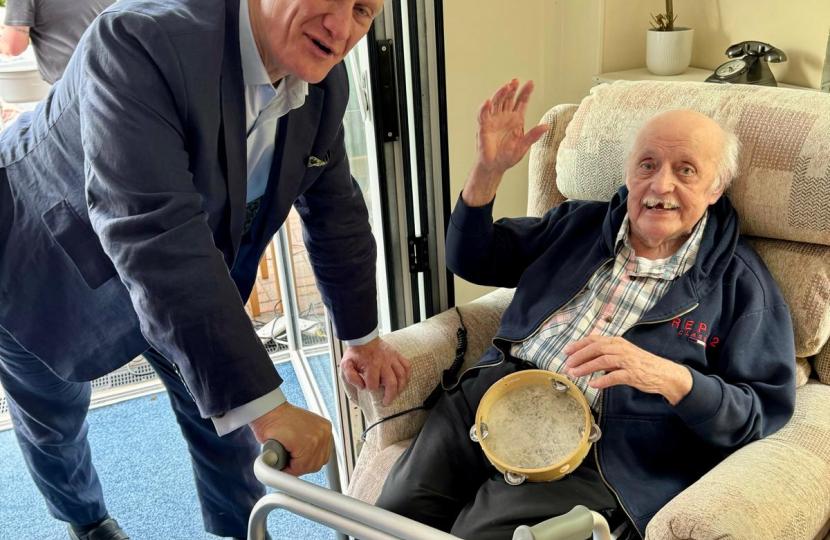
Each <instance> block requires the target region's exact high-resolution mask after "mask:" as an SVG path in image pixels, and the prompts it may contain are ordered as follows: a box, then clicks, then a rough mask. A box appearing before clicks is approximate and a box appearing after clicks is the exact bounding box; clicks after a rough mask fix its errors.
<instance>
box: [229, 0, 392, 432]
mask: <svg viewBox="0 0 830 540" xmlns="http://www.w3.org/2000/svg"><path fill="white" fill-rule="evenodd" d="M239 48H240V52H241V54H242V77H243V79H244V81H245V131H246V133H247V138H248V160H247V171H248V194H247V201H248V202H251V201H253V200H256V199H258V198H260V197H262V195H263V194H264V193H265V188H266V187H267V185H268V176H269V175H270V173H271V162H272V161H273V159H274V146H275V144H276V140H277V124H278V120H279V119H280V118H282V117H283V116H285V115H286V114H288V113H289V112H291V111H292V110H294V109H297V108H299V107H302V106H303V105H304V104H305V98H306V96H307V95H308V83H307V82H305V81H303V80H302V79H300V78H298V77H295V76H294V75H287V76H286V77H284V78H282V79H281V80H280V81H279V82H278V83H277V85H276V87H275V86H274V85H273V84H271V78H270V77H269V76H268V71H267V70H266V69H265V64H264V63H263V62H262V57H260V55H259V50H258V49H257V46H256V40H255V39H254V33H253V30H252V28H251V18H250V14H249V12H248V2H247V0H241V2H239ZM377 336H378V330H377V329H375V330H374V331H372V332H371V333H370V334H369V335H367V336H364V337H362V338H360V339H350V340H346V344H347V345H348V346H350V347H354V346H357V345H364V344H366V343H369V342H370V341H372V340H373V339H375V338H376V337H377ZM285 401H286V399H285V395H284V394H283V393H282V390H280V389H279V388H276V389H275V390H273V391H271V392H269V393H267V394H265V395H264V396H261V397H259V398H257V399H255V400H253V401H251V402H249V403H246V404H244V405H240V406H239V407H236V408H234V409H231V410H229V411H227V412H226V413H225V414H223V415H221V416H215V417H213V418H212V420H213V425H214V427H215V428H216V432H217V433H218V434H219V435H220V436H221V435H226V434H228V433H230V432H231V431H234V430H236V429H238V428H240V427H242V426H244V425H246V424H249V423H251V422H252V421H254V420H256V419H257V418H259V417H260V416H263V415H264V414H266V413H268V412H270V411H272V410H274V409H276V408H277V407H279V406H280V405H282V404H283V403H285Z"/></svg>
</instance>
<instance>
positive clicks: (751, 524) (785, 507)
mask: <svg viewBox="0 0 830 540" xmlns="http://www.w3.org/2000/svg"><path fill="white" fill-rule="evenodd" d="M679 107H688V108H692V109H696V110H699V111H701V112H703V113H705V114H707V115H710V116H711V117H713V118H714V119H716V120H717V121H719V122H720V123H721V124H722V125H724V126H726V127H728V128H730V129H732V130H733V131H734V132H735V133H736V134H737V135H738V137H739V138H740V140H741V142H742V146H743V151H742V156H741V174H740V177H739V178H738V179H736V180H735V182H734V183H733V185H732V187H731V188H730V190H729V192H728V195H729V197H730V199H731V201H732V203H733V204H734V206H735V208H736V209H737V210H738V212H739V214H740V216H741V229H742V231H743V233H744V234H745V235H748V236H750V237H752V240H751V242H752V243H753V245H754V247H755V248H756V249H757V250H758V252H759V253H760V254H761V256H762V257H763V258H764V260H765V262H766V263H767V266H768V267H769V269H770V271H771V272H772V274H773V276H775V278H776V280H777V281H778V283H779V285H780V287H781V289H782V292H783V294H784V297H785V298H786V300H787V302H788V304H789V305H790V309H791V312H792V314H793V325H794V329H795V338H796V354H797V355H798V357H799V358H798V360H797V362H798V368H799V369H798V371H799V380H798V384H799V388H798V391H797V404H796V411H795V415H794V417H793V419H792V420H791V421H790V423H789V424H787V426H785V427H784V428H783V429H781V430H780V431H779V432H777V433H775V434H774V435H772V436H771V437H768V438H767V439H764V440H761V441H757V442H755V443H752V444H750V445H748V446H746V447H744V448H742V449H741V450H739V451H738V452H736V453H734V454H733V455H731V456H730V457H729V458H728V459H726V460H725V461H724V462H723V463H721V464H720V465H718V466H717V467H716V468H715V469H713V470H712V471H711V472H710V473H709V474H707V475H706V476H704V477H703V478H702V479H700V480H699V481H698V482H697V483H695V484H694V485H692V486H691V487H690V488H689V489H687V490H686V491H684V492H682V493H681V494H680V495H678V496H677V497H676V498H675V499H674V500H672V501H671V502H670V503H669V504H668V505H666V507H665V508H663V509H662V510H661V511H660V512H659V513H658V514H657V515H656V516H655V517H654V518H653V520H652V521H651V523H650V525H649V527H648V530H647V531H646V537H647V539H649V540H657V539H659V540H664V539H665V540H674V539H695V540H714V539H748V540H765V539H770V540H772V539H776V540H801V539H803V540H820V539H825V540H830V534H828V531H829V530H830V343H828V341H829V338H830V95H828V94H821V93H818V92H808V91H803V90H787V89H777V88H755V87H749V86H739V85H734V86H733V85H714V84H711V85H710V84H704V83H656V82H634V83H630V82H618V83H614V84H613V85H602V86H600V87H597V88H595V89H594V90H593V92H592V95H591V96H589V97H588V98H586V99H585V100H584V101H583V102H582V104H581V105H579V106H577V105H559V106H557V107H554V108H553V109H551V110H550V111H549V112H548V113H547V114H546V115H545V117H544V119H543V121H544V122H547V123H549V124H551V126H552V129H551V130H550V131H549V132H548V134H546V135H545V137H544V138H543V139H542V140H541V141H539V142H538V143H537V144H536V145H535V146H534V148H533V150H532V153H531V162H530V194H529V197H528V199H529V204H528V214H529V215H541V214H542V213H544V212H545V211H547V210H548V209H549V208H550V207H552V206H554V205H556V204H559V203H560V202H562V201H563V200H564V199H565V198H566V197H567V198H571V199H590V200H608V199H610V197H611V195H612V194H613V193H614V191H615V190H616V189H617V187H618V186H619V185H621V184H622V182H623V172H622V162H623V154H624V152H625V143H626V140H627V138H628V137H629V136H630V134H631V133H632V132H634V131H635V130H636V128H637V127H638V126H639V125H640V124H641V123H642V122H643V121H644V120H646V119H647V118H649V117H651V116H652V115H654V114H655V113H657V112H658V111H661V110H665V109H671V108H679ZM511 298H512V291H508V290H499V291H496V292H494V293H492V294H489V295H487V296H485V297H483V298H481V299H479V300H477V301H475V302H472V303H470V304H467V305H464V306H461V310H462V312H463V315H464V320H465V323H466V325H467V328H468V329H469V350H468V353H467V362H468V363H473V362H475V361H476V360H477V359H478V358H479V357H480V356H481V354H482V353H483V351H484V350H485V349H486V348H487V347H488V346H489V345H490V340H491V338H492V337H493V335H494V334H495V332H496V329H497V327H498V322H499V319H500V318H501V314H502V313H503V311H504V309H505V308H506V306H507V304H508V303H509V302H510V299H511ZM457 328H458V318H457V316H456V314H455V312H454V311H453V310H451V311H448V312H445V313H442V314H440V315H437V316H435V317H433V318H431V319H429V320H428V321H425V322H422V323H420V324H417V325H414V326H412V327H409V328H406V329H403V330H400V331H397V332H394V333H393V334H391V335H389V336H387V338H386V339H387V340H388V341H389V342H390V343H392V344H393V345H394V346H395V347H397V348H398V350H399V351H400V352H401V353H402V354H403V355H404V356H406V357H407V358H408V359H409V360H410V362H411V363H412V370H413V380H412V382H411V383H410V386H409V387H408V388H407V389H406V391H405V392H404V393H403V394H402V395H401V396H400V397H399V398H398V399H397V400H396V401H395V402H394V403H393V404H392V405H391V406H389V407H383V406H382V405H381V403H380V399H381V397H382V394H381V393H375V394H374V395H372V394H361V395H360V396H359V398H358V396H352V399H353V400H355V401H356V402H358V403H359V405H360V407H361V409H362V410H363V412H364V414H365V415H366V418H367V421H368V422H369V423H371V422H374V421H376V420H377V419H379V418H384V417H387V416H390V415H392V414H394V413H395V412H398V411H402V410H405V409H408V408H410V407H413V406H417V405H420V404H421V403H422V402H423V400H424V398H425V397H426V396H427V395H428V394H429V393H430V392H431V391H432V389H433V388H434V387H435V385H436V384H437V383H438V381H439V376H440V373H441V371H442V370H443V369H445V368H446V367H448V366H449V364H450V363H451V362H452V360H453V358H454V355H455V346H456V338H455V331H456V329H457ZM426 414H427V413H425V412H418V413H413V414H409V415H405V416H403V417H400V418H397V419H395V420H392V421H389V422H386V423H384V424H381V425H380V426H378V427H377V428H375V429H373V430H372V431H370V433H369V435H368V438H367V441H366V444H365V446H364V447H363V450H362V453H361V455H360V458H359V460H358V463H357V468H356V469H355V473H354V477H353V480H352V482H351V486H350V490H349V492H350V495H352V496H354V497H357V498H359V499H362V500H364V501H367V502H370V503H373V502H374V501H375V500H376V499H377V496H378V494H379V493H380V489H381V487H382V486H383V482H384V479H385V478H386V475H387V473H388V472H389V469H390V468H391V466H392V464H393V463H394V461H395V460H396V459H397V457H398V456H399V455H400V454H401V453H402V452H403V450H404V449H405V448H406V447H407V445H408V444H409V442H410V441H411V439H412V437H413V436H414V435H415V434H416V433H417V431H418V430H419V429H420V427H421V425H422V424H423V421H424V419H425V418H426ZM682 466H683V464H682V463H678V467H682ZM825 535H826V536H825Z"/></svg>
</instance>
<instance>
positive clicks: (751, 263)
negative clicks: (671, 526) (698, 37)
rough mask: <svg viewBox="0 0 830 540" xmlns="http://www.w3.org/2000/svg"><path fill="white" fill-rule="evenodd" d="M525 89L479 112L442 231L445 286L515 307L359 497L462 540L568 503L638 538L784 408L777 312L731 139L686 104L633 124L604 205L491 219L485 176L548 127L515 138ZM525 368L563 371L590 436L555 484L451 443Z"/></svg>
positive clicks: (501, 532)
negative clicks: (731, 188)
mask: <svg viewBox="0 0 830 540" xmlns="http://www.w3.org/2000/svg"><path fill="white" fill-rule="evenodd" d="M531 91H532V83H528V84H526V85H525V86H524V87H523V88H522V89H521V91H520V90H519V85H518V82H517V81H515V80H514V81H513V82H511V83H510V84H508V85H505V86H504V87H502V88H501V89H499V90H498V91H497V92H496V93H495V94H494V96H493V97H492V98H491V99H490V100H488V101H486V102H485V103H484V105H482V107H481V109H480V111H479V129H478V155H477V159H476V162H475V164H474V166H473V169H472V171H471V173H470V175H469V177H468V179H467V182H466V184H465V186H464V189H463V191H462V193H461V198H460V200H459V201H458V203H457V205H456V208H455V211H454V212H453V214H452V220H451V224H450V227H449V232H448V235H447V260H448V265H449V267H450V269H451V270H452V271H453V272H454V273H455V274H457V275H458V276H461V277H462V278H464V279H467V280H469V281H472V282H474V283H478V284H482V285H492V286H498V287H516V293H515V296H514V298H513V301H512V303H511V304H510V306H509V307H508V308H507V310H506V312H505V314H504V316H503V318H502V320H501V325H500V328H499V331H498V333H497V335H496V337H495V338H494V340H493V347H491V348H490V349H489V350H488V351H487V352H486V353H485V355H484V357H483V358H482V359H481V361H480V362H479V363H478V364H477V365H476V366H475V367H474V368H472V369H470V370H468V371H467V372H465V373H464V374H462V377H461V378H460V381H461V382H460V383H459V384H458V386H457V387H456V388H455V389H454V390H453V391H451V392H448V393H445V394H444V395H443V396H442V398H441V399H440V401H439V402H438V404H437V406H436V407H435V409H434V410H433V411H432V412H431V414H430V416H429V417H428V419H427V421H426V424H425V425H424V427H423V429H422V430H421V432H420V433H419V435H418V437H417V438H416V439H415V441H414V442H413V443H412V444H411V445H410V447H409V448H408V449H407V450H406V452H405V453H404V454H403V455H402V456H401V458H400V459H399V461H398V462H397V463H396V464H395V466H394V468H393V470H392V472H391V473H390V475H389V477H388V479H387V481H386V484H385V486H384V488H383V492H382V494H381V496H380V499H379V500H378V502H377V504H378V505H379V506H381V507H384V508H387V509H390V510H392V511H394V512H397V513H399V514H402V515H405V516H408V517H410V518H412V519H415V520H418V521H421V522H424V523H427V524H429V525H432V526H434V527H437V528H439V529H442V530H444V531H449V532H451V533H452V534H454V535H456V536H459V537H461V538H464V539H466V540H506V539H509V538H511V535H512V531H513V530H514V529H515V527H517V526H518V525H522V524H526V525H533V524H536V523H538V522H541V521H543V520H545V519H548V518H550V517H553V516H557V515H560V514H563V513H565V512H567V511H569V510H570V509H572V508H573V507H574V506H575V505H577V504H582V505H585V506H587V507H588V508H590V509H592V510H595V511H597V512H600V513H602V514H604V515H605V516H606V517H607V519H608V520H609V522H610V523H611V525H612V527H619V528H621V529H625V528H626V524H628V525H627V532H625V533H624V534H623V535H622V537H624V538H639V537H644V536H645V530H646V526H647V525H648V523H649V520H650V519H651V518H652V516H653V515H654V514H655V513H656V512H657V511H658V510H660V508H661V507H662V506H664V505H665V504H666V503H667V502H668V501H669V500H670V499H671V498H672V497H674V496H675V495H677V494H678V493H680V492H681V491H683V490H684V489H685V488H687V487H688V486H689V485H691V484H692V483H694V482H695V481H696V480H697V479H699V478H700V477H701V476H702V475H703V474H705V473H706V472H707V471H709V470H710V469H711V468H712V467H714V466H715V465H716V464H717V463H718V462H720V461H721V460H723V459H724V458H725V457H726V456H727V455H728V454H729V453H731V452H733V451H735V450H736V449H738V448H740V447H741V446H743V445H745V444H747V443H749V442H751V441H754V440H756V439H760V438H762V437H765V436H767V435H770V434H771V433H773V432H775V431H776V430H778V429H779V428H781V427H782V426H783V425H784V424H785V423H786V422H787V421H788V420H789V419H790V417H791V416H792V414H793V409H794V403H795V346H794V341H793V330H792V323H791V321H790V314H789V310H788V308H787V305H786V304H785V302H784V300H783V298H782V296H781V293H780V291H779V289H778V287H777V286H776V284H775V282H774V281H773V279H772V277H771V276H770V273H769V271H768V270H767V268H766V267H765V266H764V264H763V262H762V261H761V259H760V258H759V257H758V255H757V254H756V253H755V252H754V251H753V250H752V248H751V247H750V246H749V245H748V244H747V243H746V241H745V240H744V239H743V238H742V237H741V234H740V232H739V225H738V215H737V213H736V212H735V209H734V208H733V207H732V205H731V204H730V203H729V200H728V199H727V198H726V197H725V196H723V192H724V189H725V188H726V187H727V186H728V184H729V182H730V181H731V179H732V177H734V176H735V175H736V174H737V169H738V150H739V142H738V140H737V138H736V137H735V136H734V135H733V134H730V133H727V132H726V131H725V130H723V129H722V128H721V127H720V126H719V125H718V124H717V123H716V122H714V121H713V120H711V119H710V118H708V117H706V116H704V115H702V114H699V113H697V112H694V111H691V110H673V111H669V112H665V113H662V114H660V115H658V116H655V117H654V118H652V119H651V120H650V121H648V122H647V123H646V124H645V125H644V126H643V127H642V128H641V129H640V131H639V132H638V133H637V136H636V139H634V141H633V145H632V147H631V149H630V151H629V154H628V159H627V164H626V169H625V171H626V172H625V186H624V187H622V188H620V190H619V191H618V192H617V193H616V195H615V196H614V197H613V199H612V200H611V201H610V203H598V202H584V201H568V202H565V203H563V204H561V205H560V206H558V207H556V208H554V209H552V210H550V211H549V212H548V213H547V214H546V215H545V216H543V217H541V218H521V219H502V220H499V221H497V222H495V223H494V222H493V218H492V208H493V200H494V197H495V194H496V189H497V187H498V186H499V183H500V181H501V179H502V175H503V174H504V172H505V171H506V170H507V169H509V168H510V167H512V166H514V165H515V164H516V163H518V162H519V160H520V159H521V158H522V157H523V156H524V154H525V153H526V152H527V150H528V148H529V147H530V145H531V144H532V143H533V142H535V141H536V140H538V139H539V137H541V136H542V134H543V133H544V132H545V130H546V129H547V126H538V127H535V128H533V129H532V130H530V132H528V133H527V134H525V132H524V115H525V110H526V108H527V103H528V99H529V96H530V93H531ZM517 93H518V96H517ZM527 367H535V368H539V369H547V370H551V371H555V372H558V373H562V374H565V375H567V376H568V377H570V378H571V380H573V381H574V382H575V383H576V384H577V385H578V386H579V388H580V389H581V390H582V391H583V392H584V395H585V397H586V398H587V401H588V403H589V404H590V406H591V408H592V410H593V414H594V416H595V418H597V420H598V422H599V424H600V427H601V429H602V431H603V436H602V439H601V440H600V441H599V442H598V443H597V444H596V445H595V446H594V451H593V452H591V453H589V454H588V457H587V458H586V459H585V460H584V461H583V463H582V464H581V465H580V466H579V467H578V468H576V469H575V470H574V471H573V472H572V473H571V474H569V475H567V476H565V477H564V478H563V479H561V480H558V481H556V482H548V483H528V482H526V483H524V484H522V485H519V486H513V485H508V484H507V483H506V482H505V480H504V479H503V476H502V474H501V473H499V472H498V471H497V470H496V469H495V468H494V467H493V466H492V465H491V464H490V463H489V462H488V461H487V459H486V457H485V455H484V454H483V452H482V450H481V448H480V446H479V445H478V444H476V443H474V442H472V441H471V440H470V437H469V435H468V433H469V430H470V426H472V425H473V424H474V422H475V420H474V415H475V412H476V409H477V407H478V404H479V401H480V400H481V397H482V396H483V394H484V393H485V392H486V391H487V390H488V389H489V388H490V386H491V385H493V384H494V383H495V382H496V381H498V380H499V379H501V378H502V377H504V376H506V375H508V374H510V373H513V372H515V371H518V370H520V369H525V368H527Z"/></svg>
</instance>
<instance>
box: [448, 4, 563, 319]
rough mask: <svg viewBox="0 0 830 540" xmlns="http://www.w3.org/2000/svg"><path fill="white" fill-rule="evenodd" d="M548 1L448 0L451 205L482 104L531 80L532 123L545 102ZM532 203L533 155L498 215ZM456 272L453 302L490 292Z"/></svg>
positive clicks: (514, 177) (521, 211)
mask: <svg viewBox="0 0 830 540" xmlns="http://www.w3.org/2000/svg"><path fill="white" fill-rule="evenodd" d="M550 4H551V2H550V0H520V1H518V2H512V3H510V4H509V7H508V4H507V3H505V2H504V0H452V1H450V2H444V43H445V47H446V73H447V122H448V126H447V130H448V134H449V154H450V196H451V198H452V204H453V205H454V204H455V200H456V198H457V197H458V194H459V193H461V188H462V187H463V186H464V180H465V179H466V177H467V173H468V172H469V170H470V167H471V165H472V163H473V159H474V158H475V151H476V125H477V121H476V116H477V112H478V108H479V106H480V105H481V103H483V102H484V100H486V99H487V98H488V97H489V96H491V95H492V94H493V92H494V91H495V90H496V89H497V88H499V86H501V85H503V84H505V83H507V82H509V81H510V80H511V79H512V78H514V77H515V78H518V79H519V80H520V81H522V82H524V81H525V80H527V79H533V80H534V81H535V82H536V90H535V92H534V95H533V99H532V101H531V103H530V107H529V108H528V114H527V118H528V123H533V122H538V121H539V119H540V118H541V117H542V114H543V113H544V111H545V110H547V107H545V100H544V95H545V92H546V88H545V84H546V83H547V80H546V78H545V70H546V66H547V63H548V60H547V59H546V58H545V36H546V32H545V19H546V17H547V14H548V12H549V11H550ZM526 208H527V159H525V160H524V161H522V162H521V163H520V164H519V165H517V166H516V167H514V168H513V169H511V170H510V171H508V173H507V174H506V175H505V177H504V180H503V181H502V184H501V188H500V189H499V192H498V195H497V196H496V205H495V211H494V214H495V217H496V218H499V217H503V216H523V215H525V213H526ZM489 290H491V289H489V288H486V287H478V286H475V285H472V284H470V283H467V282H465V281H463V280H461V279H459V278H455V300H456V303H458V304H463V303H465V302H469V301H470V300H474V299H475V298H478V297H479V296H481V295H482V294H485V293H486V292H488V291H489Z"/></svg>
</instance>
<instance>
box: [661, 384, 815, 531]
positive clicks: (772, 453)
mask: <svg viewBox="0 0 830 540" xmlns="http://www.w3.org/2000/svg"><path fill="white" fill-rule="evenodd" d="M678 465H680V466H682V464H678ZM828 518H830V386H828V385H825V384H822V383H820V382H818V381H814V380H811V381H810V382H808V383H807V384H806V385H804V386H802V387H801V388H799V389H798V390H797V391H796V409H795V414H794V415H793V418H792V420H790V422H789V423H788V424H787V425H786V426H784V427H783V428H782V429H781V430H780V431H778V432H776V433H774V434H773V435H771V436H769V437H767V438H766V439H762V440H760V441H755V442H753V443H751V444H749V445H747V446H745V447H744V448H741V449H740V450H738V451H737V452H735V453H734V454H732V455H731V456H729V457H728V458H727V459H726V460H724V461H723V462H722V463H720V464H719V465H718V466H717V467H715V468H714V469H712V470H711V471H709V473H707V474H706V475H705V476H704V477H703V478H701V479H700V480H699V481H697V482H696V483H695V484H693V485H692V486H691V487H689V488H688V489H687V490H685V491H683V492H682V493H680V494H679V495H678V496H677V497H675V498H674V499H673V500H672V501H671V502H669V504H667V505H666V506H665V507H664V508H663V509H662V510H660V511H659V512H658V513H657V514H656V515H655V516H654V518H653V519H652V520H651V522H650V523H649V526H648V530H647V531H646V538H647V540H679V539H684V540H686V539H690V540H714V539H716V538H718V539H720V538H736V539H737V538H752V539H753V540H766V539H769V540H773V539H780V538H791V539H794V540H795V539H804V540H812V539H813V538H815V537H816V535H817V534H819V533H820V532H821V531H822V530H823V527H824V525H825V524H826V523H827V520H828Z"/></svg>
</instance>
